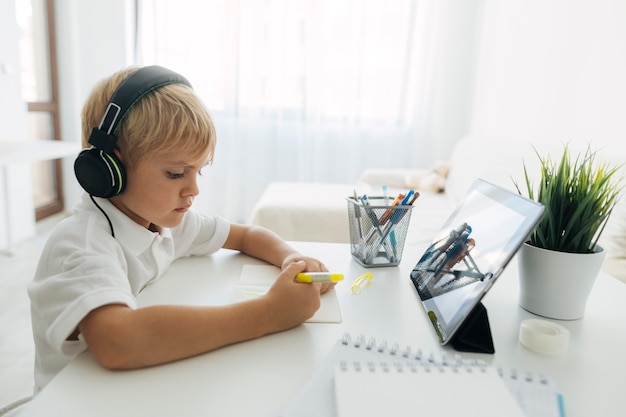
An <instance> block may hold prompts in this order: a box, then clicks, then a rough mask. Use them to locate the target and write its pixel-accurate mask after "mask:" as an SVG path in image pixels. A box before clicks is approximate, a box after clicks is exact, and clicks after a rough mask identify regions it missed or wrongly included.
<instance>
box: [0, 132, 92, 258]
mask: <svg viewBox="0 0 626 417" xmlns="http://www.w3.org/2000/svg"><path fill="white" fill-rule="evenodd" d="M79 151H80V144H78V143H72V142H62V141H57V140H20V141H17V140H10V141H9V140H0V167H1V168H2V177H3V182H4V184H3V188H4V190H5V191H4V192H5V196H4V198H3V200H4V202H3V204H4V225H5V230H6V236H7V252H9V253H10V252H11V246H12V244H13V238H12V235H11V207H10V206H9V196H8V189H9V180H8V167H9V165H12V164H19V163H24V162H36V161H49V160H52V159H58V158H64V157H67V156H78V152H79Z"/></svg>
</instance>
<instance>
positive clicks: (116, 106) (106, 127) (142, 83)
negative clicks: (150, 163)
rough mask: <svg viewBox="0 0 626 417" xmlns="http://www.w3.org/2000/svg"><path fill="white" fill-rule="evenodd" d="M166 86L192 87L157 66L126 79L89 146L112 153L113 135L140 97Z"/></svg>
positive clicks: (144, 69)
mask: <svg viewBox="0 0 626 417" xmlns="http://www.w3.org/2000/svg"><path fill="white" fill-rule="evenodd" d="M167 84H184V85H186V86H188V87H191V84H190V83H189V81H187V79H186V78H185V77H183V76H182V75H180V74H177V73H175V72H173V71H170V70H168V69H167V68H164V67H160V66H158V65H152V66H148V67H144V68H140V69H139V70H137V71H135V72H134V73H133V74H131V75H130V76H128V78H126V79H125V80H124V81H123V82H122V83H121V84H120V85H119V86H118V87H117V89H116V90H115V92H114V93H113V96H112V97H111V100H109V104H108V105H107V108H106V110H105V112H104V116H102V121H101V122H100V126H98V128H94V129H93V130H92V131H91V135H90V136H89V143H90V144H91V145H93V146H94V147H96V148H98V149H102V150H103V151H105V152H106V153H109V154H110V153H112V152H113V149H115V144H116V142H117V136H116V135H115V133H116V132H117V128H118V126H119V124H120V123H121V122H122V120H124V117H126V115H127V114H128V111H129V110H130V109H131V108H132V107H133V106H134V105H135V103H137V102H138V101H139V100H140V99H141V98H142V97H143V96H145V95H146V94H148V93H149V92H151V91H154V90H156V89H158V88H161V87H163V86H165V85H167Z"/></svg>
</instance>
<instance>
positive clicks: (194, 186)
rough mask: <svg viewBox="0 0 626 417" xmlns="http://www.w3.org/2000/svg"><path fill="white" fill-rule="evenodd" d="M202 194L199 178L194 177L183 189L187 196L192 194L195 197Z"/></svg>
mask: <svg viewBox="0 0 626 417" xmlns="http://www.w3.org/2000/svg"><path fill="white" fill-rule="evenodd" d="M198 194H200V189H199V188H198V180H197V179H196V178H195V177H194V178H193V179H191V180H190V181H189V184H188V185H187V187H185V189H184V190H183V195H184V196H185V197H187V196H192V197H195V196H197V195H198Z"/></svg>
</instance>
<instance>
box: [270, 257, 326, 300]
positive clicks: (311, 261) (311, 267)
mask: <svg viewBox="0 0 626 417" xmlns="http://www.w3.org/2000/svg"><path fill="white" fill-rule="evenodd" d="M294 262H304V263H305V268H304V270H303V271H298V272H328V269H327V268H326V265H324V264H323V263H322V261H320V260H318V259H315V258H312V257H310V256H303V255H300V254H296V255H290V256H287V257H286V258H285V260H284V261H283V264H282V265H281V267H280V269H281V270H282V271H283V272H284V271H285V268H287V267H288V266H289V265H290V264H292V263H294ZM294 277H295V275H294ZM320 284H321V285H320V286H319V289H320V294H324V293H325V292H326V291H328V290H329V289H331V288H334V287H335V285H336V282H322V283H320Z"/></svg>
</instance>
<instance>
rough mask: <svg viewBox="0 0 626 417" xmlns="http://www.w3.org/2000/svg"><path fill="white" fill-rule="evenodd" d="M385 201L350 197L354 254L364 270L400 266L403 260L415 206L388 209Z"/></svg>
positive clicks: (349, 207) (349, 205)
mask: <svg viewBox="0 0 626 417" xmlns="http://www.w3.org/2000/svg"><path fill="white" fill-rule="evenodd" d="M385 200H386V198H385V197H378V196H376V197H366V196H363V197H361V198H360V199H357V198H354V197H348V198H347V202H348V223H349V225H350V252H351V253H352V257H353V258H354V259H355V260H356V261H357V262H358V263H359V264H360V265H362V266H365V267H381V266H396V265H398V264H399V263H400V261H401V260H402V251H403V249H404V241H405V239H406V233H407V230H408V228H409V221H410V219H411V209H412V208H413V206H412V205H387V204H386V203H385Z"/></svg>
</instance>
